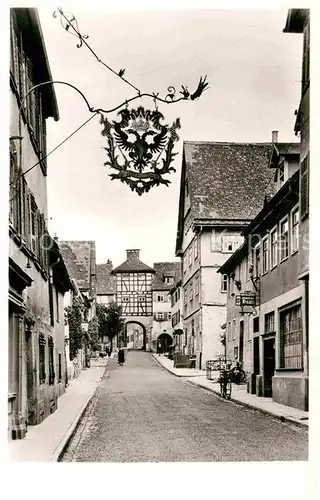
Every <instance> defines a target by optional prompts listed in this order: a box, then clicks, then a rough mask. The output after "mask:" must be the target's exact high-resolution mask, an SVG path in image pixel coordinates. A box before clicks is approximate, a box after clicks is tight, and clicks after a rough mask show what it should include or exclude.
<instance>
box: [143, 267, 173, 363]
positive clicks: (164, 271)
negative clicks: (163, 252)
mask: <svg viewBox="0 0 320 500" xmlns="http://www.w3.org/2000/svg"><path fill="white" fill-rule="evenodd" d="M180 266H181V264H180V262H156V263H154V265H153V268H154V270H155V275H154V278H153V282H152V303H153V322H152V334H151V343H150V349H151V350H152V351H153V352H161V353H164V352H168V350H169V347H170V346H171V345H172V343H173V329H172V311H171V296H170V290H171V288H172V286H173V285H174V283H175V281H176V279H177V277H178V276H179V274H180Z"/></svg>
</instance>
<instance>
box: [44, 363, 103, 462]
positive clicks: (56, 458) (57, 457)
mask: <svg viewBox="0 0 320 500" xmlns="http://www.w3.org/2000/svg"><path fill="white" fill-rule="evenodd" d="M107 368H108V363H107V365H106V369H105V371H104V372H103V374H102V375H101V376H100V380H99V382H98V384H97V385H96V386H95V387H94V389H93V391H92V392H91V394H90V395H89V396H88V397H87V399H86V401H85V402H84V404H83V405H82V407H81V409H80V411H79V412H78V414H77V415H76V417H75V418H74V420H73V422H72V423H71V425H70V426H69V428H68V429H67V431H66V433H65V435H64V436H63V438H62V441H61V442H60V444H59V445H58V446H57V448H56V449H55V451H54V452H53V454H52V455H51V457H50V462H61V459H62V457H63V455H64V453H65V451H66V448H67V447H68V445H69V443H70V441H71V439H72V438H73V436H74V435H75V432H76V430H77V428H78V427H79V424H80V421H81V418H82V417H83V415H84V413H85V411H86V409H87V408H88V406H89V403H90V401H91V400H92V399H93V396H94V395H95V393H96V391H97V389H98V387H99V384H100V383H101V382H102V380H104V379H105V378H106V372H107Z"/></svg>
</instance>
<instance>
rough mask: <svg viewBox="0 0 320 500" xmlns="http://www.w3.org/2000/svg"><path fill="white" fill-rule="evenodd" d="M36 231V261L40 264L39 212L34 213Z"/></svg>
mask: <svg viewBox="0 0 320 500" xmlns="http://www.w3.org/2000/svg"><path fill="white" fill-rule="evenodd" d="M36 230H37V237H36V253H37V258H38V260H39V261H40V262H41V214H40V211H39V210H37V212H36Z"/></svg>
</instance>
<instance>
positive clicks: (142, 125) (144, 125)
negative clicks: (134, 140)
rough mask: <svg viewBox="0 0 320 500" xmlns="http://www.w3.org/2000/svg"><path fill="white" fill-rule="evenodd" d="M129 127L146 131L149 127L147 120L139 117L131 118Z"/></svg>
mask: <svg viewBox="0 0 320 500" xmlns="http://www.w3.org/2000/svg"><path fill="white" fill-rule="evenodd" d="M131 128H133V130H136V131H137V132H146V131H147V130H148V129H149V128H150V125H149V123H148V121H147V120H144V119H143V118H141V117H140V118H138V119H137V120H133V122H132V126H131Z"/></svg>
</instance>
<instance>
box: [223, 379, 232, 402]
mask: <svg viewBox="0 0 320 500" xmlns="http://www.w3.org/2000/svg"><path fill="white" fill-rule="evenodd" d="M231 389H232V382H231V379H230V378H228V380H226V381H225V383H224V398H225V399H230V398H231Z"/></svg>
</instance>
